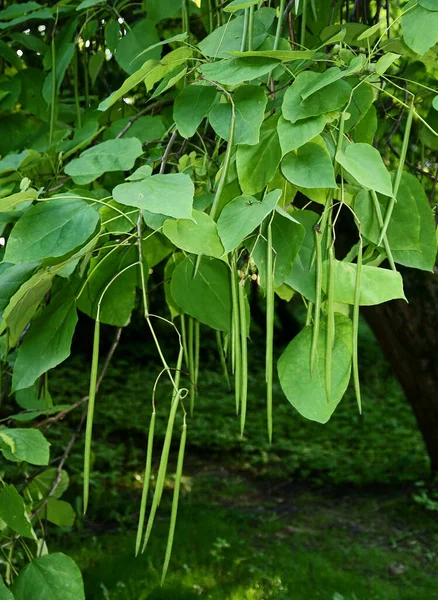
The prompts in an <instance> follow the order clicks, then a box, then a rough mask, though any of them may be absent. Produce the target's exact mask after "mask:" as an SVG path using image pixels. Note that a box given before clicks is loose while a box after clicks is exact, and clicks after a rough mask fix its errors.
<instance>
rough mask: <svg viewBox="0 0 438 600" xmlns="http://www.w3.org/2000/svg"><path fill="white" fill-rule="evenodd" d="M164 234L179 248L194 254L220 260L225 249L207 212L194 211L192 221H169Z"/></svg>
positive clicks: (165, 223)
mask: <svg viewBox="0 0 438 600" xmlns="http://www.w3.org/2000/svg"><path fill="white" fill-rule="evenodd" d="M163 233H164V235H165V236H166V237H168V238H169V240H170V241H171V242H172V243H173V244H175V246H176V247H177V248H180V249H181V250H185V251H186V252H191V253H192V254H205V255H206V256H213V257H215V258H220V257H221V256H222V255H223V254H224V248H223V246H222V243H221V240H220V238H219V235H218V230H217V227H216V223H215V222H214V221H213V219H212V218H211V217H210V216H209V215H207V214H206V213H205V212H200V211H199V210H194V211H193V212H192V219H178V220H175V219H167V220H166V221H164V223H163Z"/></svg>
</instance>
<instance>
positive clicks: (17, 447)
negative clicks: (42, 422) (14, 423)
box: [0, 428, 50, 465]
mask: <svg viewBox="0 0 438 600" xmlns="http://www.w3.org/2000/svg"><path fill="white" fill-rule="evenodd" d="M0 440H1V445H2V446H3V448H2V452H3V455H4V456H5V457H6V458H9V459H10V457H9V454H11V455H12V456H13V457H14V458H16V459H17V460H23V461H25V462H28V463H29V464H31V465H48V464H49V460H50V444H49V442H48V441H47V440H46V438H45V437H44V436H43V434H42V433H41V431H40V430H39V429H18V428H17V429H0ZM6 448H7V449H6Z"/></svg>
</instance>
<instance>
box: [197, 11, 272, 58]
mask: <svg viewBox="0 0 438 600" xmlns="http://www.w3.org/2000/svg"><path fill="white" fill-rule="evenodd" d="M274 18H275V9H273V8H264V7H263V8H260V9H259V10H256V11H255V14H254V29H253V48H258V47H259V46H260V44H261V43H262V42H263V41H264V40H265V39H266V37H267V35H268V29H269V27H270V26H271V25H272V22H273V21H274ZM243 21H244V18H243V16H239V17H237V18H235V19H232V20H231V21H229V22H227V23H225V25H222V26H221V27H218V28H217V29H215V30H214V31H213V32H212V33H211V34H210V35H208V36H207V37H206V38H204V39H203V40H202V41H201V42H200V43H199V44H198V47H199V49H200V50H201V52H202V54H204V55H205V56H209V57H211V58H228V57H229V53H230V52H233V51H238V50H240V47H241V45H242V32H243Z"/></svg>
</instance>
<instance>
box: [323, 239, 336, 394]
mask: <svg viewBox="0 0 438 600" xmlns="http://www.w3.org/2000/svg"><path fill="white" fill-rule="evenodd" d="M328 255H329V272H328V286H327V338H326V348H325V384H326V393H327V402H330V396H331V392H332V353H333V345H334V341H335V312H334V306H333V304H334V292H335V270H334V266H335V252H334V249H333V245H331V246H330V248H329V251H328Z"/></svg>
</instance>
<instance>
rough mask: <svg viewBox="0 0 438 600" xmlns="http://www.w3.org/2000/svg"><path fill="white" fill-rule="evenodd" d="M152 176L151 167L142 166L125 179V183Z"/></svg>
mask: <svg viewBox="0 0 438 600" xmlns="http://www.w3.org/2000/svg"><path fill="white" fill-rule="evenodd" d="M151 175H152V167H151V166H150V165H142V166H141V167H138V169H135V171H134V172H133V173H131V175H129V177H127V178H126V181H141V180H142V179H145V177H150V176H151Z"/></svg>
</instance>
